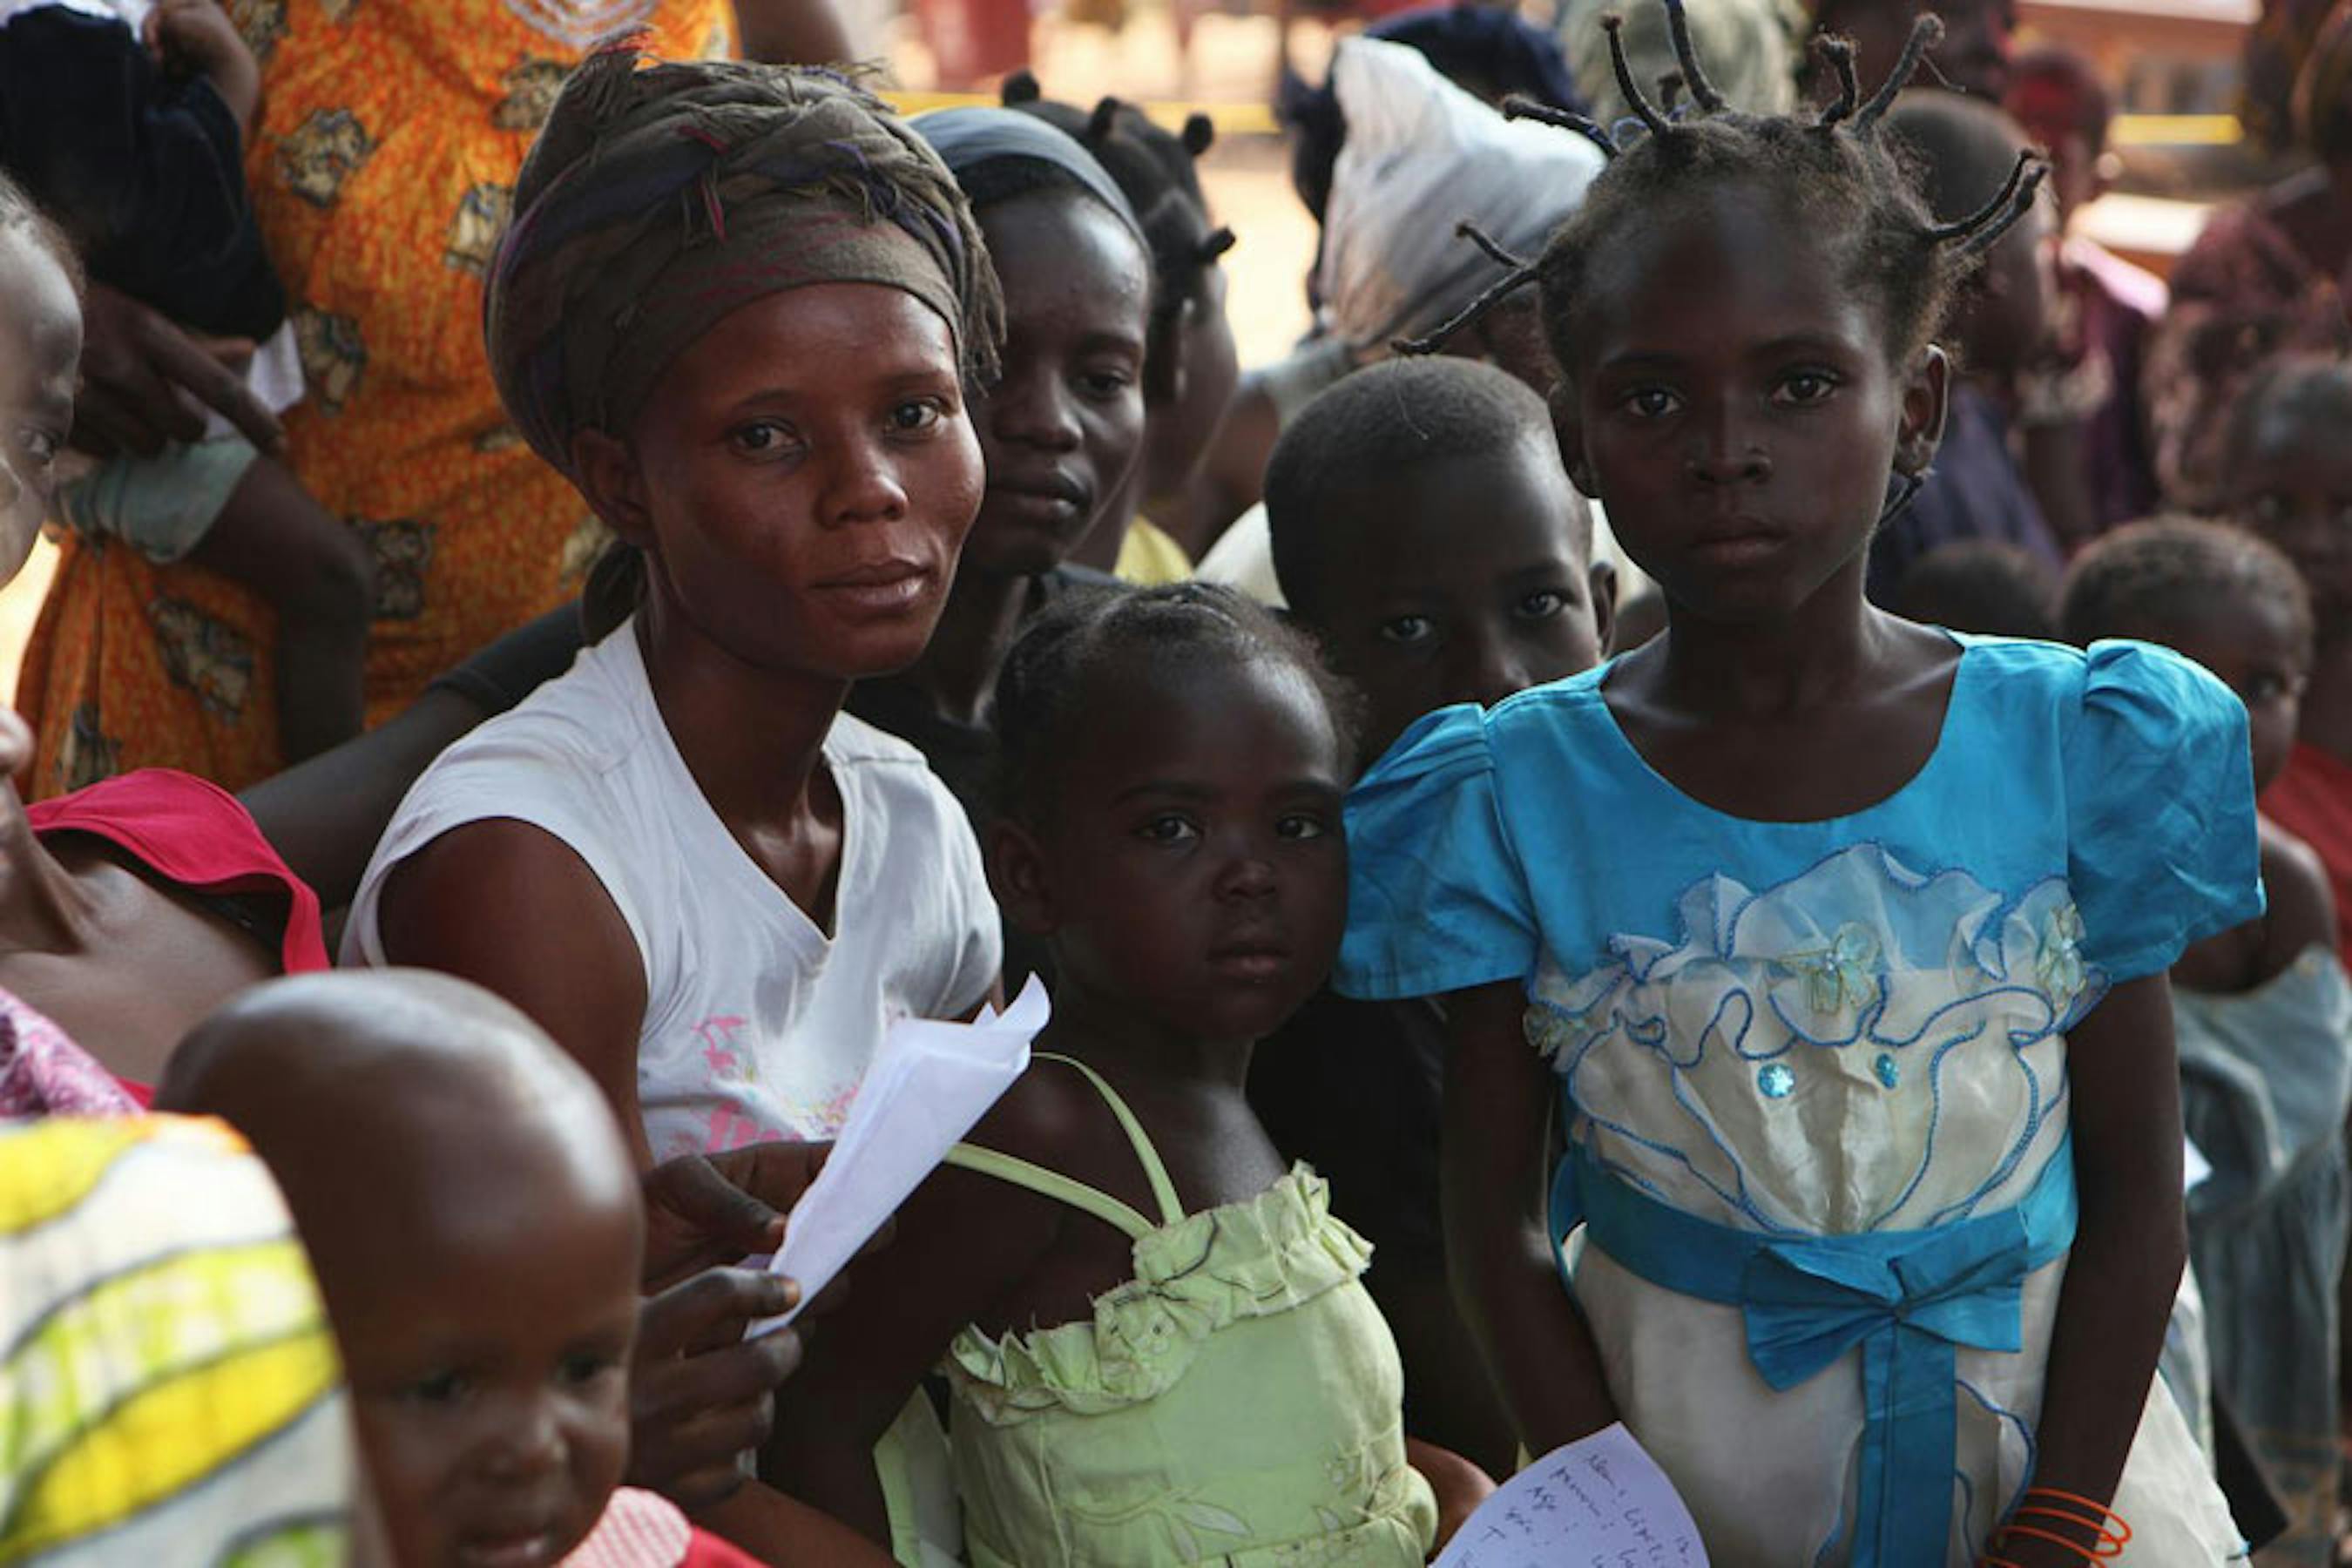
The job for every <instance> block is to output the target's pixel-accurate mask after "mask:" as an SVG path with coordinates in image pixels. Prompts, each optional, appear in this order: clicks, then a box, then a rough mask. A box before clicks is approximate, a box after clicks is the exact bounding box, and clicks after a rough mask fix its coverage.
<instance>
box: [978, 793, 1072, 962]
mask: <svg viewBox="0 0 2352 1568" xmlns="http://www.w3.org/2000/svg"><path fill="white" fill-rule="evenodd" d="M986 837H987V844H986V848H987V851H988V887H989V890H990V891H991V892H992V893H994V894H995V895H996V905H997V908H999V909H1001V910H1003V911H1004V918H1005V919H1006V920H1008V921H1012V922H1013V927H1014V929H1015V930H1018V931H1025V932H1026V933H1028V934H1029V935H1031V936H1039V937H1042V936H1051V935H1053V934H1054V928H1055V926H1056V925H1058V924H1060V923H1061V921H1060V918H1059V916H1058V915H1057V914H1056V912H1055V908H1054V892H1053V880H1054V879H1053V878H1052V876H1051V875H1050V874H1048V872H1047V870H1046V867H1045V850H1044V849H1043V848H1041V847H1039V846H1038V843H1037V838H1036V836H1035V835H1034V834H1033V833H1031V832H1030V831H1029V829H1028V828H1026V827H1024V826H1022V825H1021V824H1020V823H1018V822H1015V821H1013V819H1012V818H1010V817H1003V816H1000V817H998V818H997V819H996V820H995V821H993V822H992V823H990V824H989V825H988V832H987V836H986Z"/></svg>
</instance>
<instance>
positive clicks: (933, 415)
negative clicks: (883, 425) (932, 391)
mask: <svg viewBox="0 0 2352 1568" xmlns="http://www.w3.org/2000/svg"><path fill="white" fill-rule="evenodd" d="M947 416H948V411H947V405H945V404H944V403H942V402H941V401H940V399H938V398H936V397H910V398H908V400H907V401H906V402H904V403H901V404H899V405H898V406H897V407H896V408H893V409H891V410H890V428H891V429H892V430H894V431H901V432H912V431H919V430H929V429H930V428H931V427H932V426H935V425H937V424H939V422H940V420H942V419H945V418H946V417H947Z"/></svg>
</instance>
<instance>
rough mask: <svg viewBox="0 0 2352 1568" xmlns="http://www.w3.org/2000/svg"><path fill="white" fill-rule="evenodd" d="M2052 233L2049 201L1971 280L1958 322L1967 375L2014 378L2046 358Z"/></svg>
mask: <svg viewBox="0 0 2352 1568" xmlns="http://www.w3.org/2000/svg"><path fill="white" fill-rule="evenodd" d="M2052 231H2053V224H2052V218H2051V206H2050V200H2049V198H2047V197H2044V198H2043V199H2042V200H2040V201H2037V202H2035V203H2034V204H2033V205H2032V206H2030V207H2028V208H2027V209H2026V211H2025V214H2024V216H2021V217H2020V218H2019V219H2018V220H2017V222H2016V223H2015V224H2013V225H2011V227H2010V230H2009V232H2008V233H2006V234H2004V235H2002V236H2001V237H2000V242H1999V243H1998V244H1996V245H1995V246H1994V247H1992V251H1991V253H1990V255H1988V256H1987V257H1986V258H1985V262H1984V268H1983V270H1981V271H1980V272H1979V273H1978V274H1977V275H1976V276H1975V277H1974V278H1972V279H1969V283H1968V285H1967V293H1966V296H1965V302H1964V303H1963V305H1962V307H1961V310H1960V316H1959V322H1958V327H1959V333H1960V342H1961V343H1962V345H1963V346H1964V348H1965V349H1966V351H1967V352H1966V354H1965V356H1964V358H1963V360H1962V368H1963V369H1971V370H1975V369H1981V370H1985V371H1989V372H1991V373H1994V374H2013V373H2015V372H2017V371H2020V370H2022V369H2024V368H2025V367H2026V366H2027V365H2028V364H2030V363H2032V360H2033V358H2034V356H2035V354H2037V353H2040V352H2041V350H2042V342H2043V340H2044V339H2045V338H2046V337H2047V336H2048V334H2049V331H2050V308H2051V296H2052V293H2053V289H2054V288H2055V282H2054V279H2053V269H2052V265H2051V255H2050V240H2051V234H2052Z"/></svg>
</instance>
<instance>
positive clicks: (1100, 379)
mask: <svg viewBox="0 0 2352 1568" xmlns="http://www.w3.org/2000/svg"><path fill="white" fill-rule="evenodd" d="M1078 384H1079V385H1080V386H1083V387H1084V388H1086V390H1087V394H1088V395H1091V396H1094V397H1102V398H1111V397H1118V396H1120V395H1123V394H1124V393H1125V392H1126V391H1127V389H1128V388H1129V387H1130V386H1133V385H1134V384H1135V377H1134V376H1132V375H1130V374H1128V373H1127V372H1126V371H1123V370H1090V371H1087V372H1086V373H1085V374H1082V375H1080V376H1079V377H1078Z"/></svg>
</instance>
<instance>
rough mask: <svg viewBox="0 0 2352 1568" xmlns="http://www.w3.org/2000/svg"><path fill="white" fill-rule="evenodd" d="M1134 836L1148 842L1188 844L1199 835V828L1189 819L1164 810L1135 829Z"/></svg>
mask: <svg viewBox="0 0 2352 1568" xmlns="http://www.w3.org/2000/svg"><path fill="white" fill-rule="evenodd" d="M1136 837H1139V838H1141V839H1143V840H1144V841H1145V842H1146V843H1149V844H1189V843H1191V842H1192V840H1193V839H1195V838H1198V837H1201V830H1200V829H1199V828H1197V827H1195V826H1192V822H1191V820H1190V819H1189V818H1186V817H1182V816H1178V815H1177V814H1176V813H1174V812H1172V811H1171V812H1164V813H1162V814H1161V815H1160V816H1155V817H1153V818H1152V819H1151V820H1150V821H1149V822H1147V823H1145V824H1144V825H1143V826H1141V827H1139V828H1138V829H1136Z"/></svg>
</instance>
